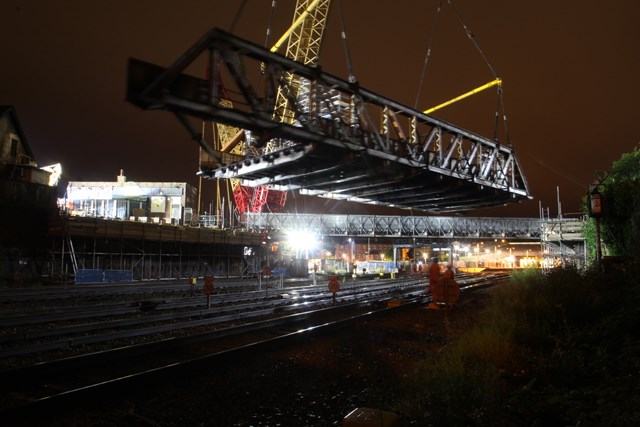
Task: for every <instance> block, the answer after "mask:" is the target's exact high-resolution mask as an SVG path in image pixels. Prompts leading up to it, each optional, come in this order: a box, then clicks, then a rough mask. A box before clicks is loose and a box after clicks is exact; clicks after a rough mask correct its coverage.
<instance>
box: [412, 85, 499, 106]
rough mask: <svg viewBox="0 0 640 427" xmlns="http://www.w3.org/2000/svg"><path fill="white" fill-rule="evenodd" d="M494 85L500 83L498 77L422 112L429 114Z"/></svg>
mask: <svg viewBox="0 0 640 427" xmlns="http://www.w3.org/2000/svg"><path fill="white" fill-rule="evenodd" d="M496 85H498V86H501V85H502V80H501V79H500V78H497V79H495V80H493V81H490V82H489V83H486V84H483V85H482V86H478V87H477V88H475V89H472V90H470V91H469V92H466V93H463V94H462V95H460V96H457V97H455V98H453V99H450V100H449V101H447V102H443V103H442V104H439V105H436V106H435V107H432V108H429V109H428V110H424V111H423V113H424V114H431V113H433V112H434V111H436V110H439V109H441V108H444V107H446V106H447V105H451V104H453V103H454V102H458V101H460V100H461V99H464V98H467V97H469V96H471V95H475V94H476V93H478V92H482V91H483V90H485V89H489V88H490V87H493V86H496Z"/></svg>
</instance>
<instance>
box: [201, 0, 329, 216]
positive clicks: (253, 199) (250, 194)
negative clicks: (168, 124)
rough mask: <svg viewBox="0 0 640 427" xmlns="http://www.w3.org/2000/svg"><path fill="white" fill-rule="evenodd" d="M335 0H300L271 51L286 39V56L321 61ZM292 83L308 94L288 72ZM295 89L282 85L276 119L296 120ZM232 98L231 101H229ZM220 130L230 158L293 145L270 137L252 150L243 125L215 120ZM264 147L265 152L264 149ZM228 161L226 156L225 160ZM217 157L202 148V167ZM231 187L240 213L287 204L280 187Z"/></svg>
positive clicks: (223, 151)
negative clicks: (291, 99)
mask: <svg viewBox="0 0 640 427" xmlns="http://www.w3.org/2000/svg"><path fill="white" fill-rule="evenodd" d="M330 3H331V0H298V1H297V3H296V7H295V11H294V16H293V21H292V24H291V26H290V27H289V29H288V30H287V31H286V32H285V33H284V34H283V35H282V37H280V39H279V40H278V41H277V42H276V43H275V45H274V46H273V47H272V48H271V52H277V51H279V50H280V48H281V47H282V45H283V44H284V42H285V41H288V43H287V47H286V51H285V53H284V54H285V56H286V57H287V58H290V59H292V60H294V61H297V62H301V63H303V64H307V65H308V64H315V63H317V62H318V59H319V53H320V44H321V41H322V36H323V33H324V28H325V25H326V21H327V16H328V12H329V6H330ZM287 79H288V85H287V86H288V87H289V88H291V87H294V88H295V91H297V93H296V94H295V95H297V96H299V97H304V96H306V95H307V93H306V92H305V89H306V88H304V87H300V84H299V81H296V80H297V78H296V77H295V76H293V75H288V76H287ZM288 96H291V93H290V91H289V93H288V94H285V93H283V90H282V86H280V87H279V88H278V93H277V96H276V101H275V109H274V119H275V120H278V121H280V122H284V123H288V124H292V123H293V122H294V120H295V119H294V112H293V110H292V108H291V107H290V105H289V98H288ZM227 102H228V101H227ZM215 129H216V134H217V135H214V147H213V149H214V151H216V152H217V153H219V154H220V156H221V157H222V158H223V159H225V158H228V159H230V160H233V159H238V158H242V157H247V156H248V155H250V154H262V153H268V152H272V151H276V150H278V149H280V148H282V147H284V146H287V145H291V142H289V141H283V140H270V141H268V142H267V144H266V145H265V146H264V147H263V148H261V149H260V148H257V147H253V146H252V147H251V149H252V150H257V151H256V152H254V153H248V152H247V150H248V144H246V143H244V142H245V139H246V134H245V132H244V131H242V130H241V129H238V128H235V127H230V126H226V125H223V124H219V123H216V124H215ZM260 150H261V151H262V152H260ZM223 161H224V160H223ZM215 163H216V162H215V160H214V159H212V158H211V156H208V155H207V154H206V153H204V151H203V150H201V156H200V168H201V169H202V168H203V167H208V168H211V167H212V166H217V165H215ZM231 189H232V192H233V198H234V202H235V205H236V209H237V211H238V213H240V214H243V213H245V212H261V211H262V210H263V209H264V207H265V206H266V207H267V208H268V209H269V210H272V211H277V210H280V209H282V208H283V207H284V204H285V203H286V195H287V193H286V192H282V191H276V190H273V189H271V188H269V186H267V185H262V186H258V187H255V188H252V187H245V186H242V185H241V184H240V180H237V179H232V180H231ZM217 194H218V201H219V200H220V194H221V192H220V189H219V188H218V191H217ZM218 208H219V207H218Z"/></svg>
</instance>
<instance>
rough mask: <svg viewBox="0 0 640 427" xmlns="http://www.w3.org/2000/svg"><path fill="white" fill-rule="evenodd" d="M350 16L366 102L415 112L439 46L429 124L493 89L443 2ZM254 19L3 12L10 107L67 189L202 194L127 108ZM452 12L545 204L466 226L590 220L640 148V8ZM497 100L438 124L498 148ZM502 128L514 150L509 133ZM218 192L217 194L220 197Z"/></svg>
mask: <svg viewBox="0 0 640 427" xmlns="http://www.w3.org/2000/svg"><path fill="white" fill-rule="evenodd" d="M341 3H342V10H343V12H344V22H345V30H346V33H347V36H348V43H349V50H350V53H351V61H352V64H353V70H354V73H355V76H356V78H357V79H358V80H359V81H360V84H361V85H362V86H363V87H365V88H367V89H369V90H372V91H374V92H377V93H379V94H381V95H384V96H386V97H389V98H392V99H394V100H396V101H398V102H401V103H403V104H405V105H408V106H413V105H414V103H415V100H416V94H417V91H418V88H419V86H420V82H421V70H422V67H423V63H424V59H425V53H426V50H427V46H428V45H429V41H430V40H431V46H432V55H431V58H430V60H429V63H428V68H427V71H426V75H425V77H424V80H422V90H421V91H420V94H419V107H421V109H424V108H427V107H431V106H433V105H436V104H439V103H441V102H443V101H446V100H448V99H450V98H453V97H455V96H457V95H459V94H461V93H463V92H466V91H468V90H470V89H472V88H475V87H477V86H479V85H481V84H484V83H486V82H488V81H490V80H492V79H493V75H492V73H491V72H490V70H489V68H488V66H487V64H486V63H485V62H484V60H483V58H482V57H481V56H480V54H479V53H478V51H477V50H476V49H475V47H474V46H473V44H472V43H471V42H470V41H469V39H468V38H467V37H466V35H465V32H464V29H463V27H462V24H461V23H460V21H459V20H458V19H457V17H456V15H455V14H454V12H453V9H452V8H451V7H450V6H449V5H448V4H447V1H446V0H445V1H444V2H443V9H442V11H441V12H440V14H439V15H438V19H437V21H435V22H436V24H437V25H436V26H435V27H434V25H433V24H434V15H435V13H436V7H437V4H438V3H439V0H422V1H420V0H394V1H367V0H342V1H341ZM241 4H242V2H241V1H231V0H208V1H204V0H184V1H180V2H178V1H166V0H155V1H152V0H142V1H122V0H114V1H109V2H91V1H85V0H82V1H81V0H60V1H56V2H49V1H37V0H32V1H28V0H25V1H16V0H7V1H4V2H2V4H1V5H0V16H2V25H1V26H0V36H1V40H2V41H3V44H2V45H3V49H2V61H1V62H0V63H1V64H2V66H0V88H1V90H0V104H9V105H13V106H14V107H15V108H16V111H17V114H18V117H19V119H20V122H21V124H22V127H23V129H24V131H25V133H26V135H27V138H28V141H29V143H30V145H31V147H32V149H33V151H34V153H35V156H36V160H37V161H38V163H39V164H40V165H41V166H44V165H46V164H51V163H58V162H59V163H62V166H63V170H64V177H65V178H66V179H67V180H100V181H104V180H115V177H116V175H117V174H118V173H119V171H120V169H124V173H125V175H127V177H128V178H129V179H130V180H136V181H187V182H191V183H192V184H196V183H197V177H196V175H195V173H196V172H197V158H198V150H197V146H196V144H195V143H194V142H193V141H192V140H191V139H190V137H189V135H188V133H187V132H186V131H185V130H184V128H182V127H181V125H180V124H179V123H178V121H177V120H176V119H175V118H174V117H173V116H172V115H171V114H169V113H166V112H143V111H141V110H139V109H138V108H137V107H134V106H133V105H130V104H128V103H127V102H125V100H124V98H125V86H126V64H127V59H128V58H129V57H134V58H138V59H142V60H145V61H148V62H152V63H156V64H159V65H163V66H168V65H170V64H171V63H172V62H173V61H174V60H175V59H176V58H177V57H178V56H179V55H180V54H182V53H183V52H184V51H185V50H186V49H187V48H188V47H190V46H191V45H192V44H193V43H194V42H195V41H196V40H197V39H198V38H199V37H200V36H201V35H202V34H203V33H205V32H206V31H207V30H209V29H210V28H212V27H220V28H222V29H225V30H230V29H231V25H232V22H233V21H234V16H235V15H236V13H237V12H238V10H239V8H240V5H241ZM294 4H295V1H294V0H279V1H278V2H277V8H276V10H275V12H274V17H273V23H272V34H273V36H272V37H271V40H270V43H271V44H273V43H274V42H275V39H276V38H277V37H278V36H279V35H280V34H281V33H282V32H283V31H284V30H285V29H286V28H287V27H288V25H289V24H290V21H291V17H292V15H293V6H294ZM453 5H454V6H455V8H456V10H457V11H458V12H459V14H460V16H461V17H462V20H463V21H464V23H465V24H466V25H467V26H468V28H469V29H470V30H471V31H472V32H473V34H474V36H475V38H476V40H477V42H478V43H479V45H480V47H481V48H482V50H483V52H484V54H485V55H486V57H487V58H488V60H489V61H490V63H491V64H492V65H493V67H494V68H495V70H496V71H497V73H498V74H499V76H500V77H501V78H502V79H503V82H504V83H503V88H504V102H505V107H506V113H507V118H508V129H509V134H510V140H511V143H512V144H513V146H514V148H515V150H516V153H517V156H518V158H519V161H520V164H521V166H522V169H523V171H524V174H525V176H526V178H527V180H528V182H529V187H530V191H531V193H532V195H533V196H534V200H532V201H530V202H525V203H522V204H519V205H515V206H507V207H501V208H494V209H490V210H479V211H474V212H468V213H467V215H474V216H483V215H487V216H530V217H536V216H538V215H539V212H538V204H539V203H541V204H542V206H543V207H545V208H546V207H549V208H550V213H551V215H552V216H555V215H556V213H557V202H556V188H557V187H559V188H560V198H561V202H562V210H563V212H564V213H568V212H576V211H577V209H578V206H579V202H580V197H581V196H582V195H584V194H585V193H586V189H587V186H588V185H589V184H590V183H591V182H592V181H593V179H594V176H595V173H596V172H597V171H602V170H605V169H607V168H608V167H609V166H610V165H611V163H612V162H613V161H614V160H616V159H618V158H620V156H621V155H622V154H623V153H625V152H629V151H631V150H632V149H633V148H634V147H636V146H638V142H639V141H640V137H639V136H640V120H638V116H639V112H640V110H639V109H638V107H637V105H638V103H639V101H640V84H639V83H638V76H640V49H639V47H638V42H639V41H640V25H638V22H640V2H638V1H636V0H612V1H609V2H603V1H596V0H563V1H555V0H538V1H513V0H484V1H481V0H453ZM338 7H339V2H338V0H334V1H333V4H332V10H331V13H330V18H329V22H328V25H327V29H326V36H325V39H324V44H323V50H322V60H321V65H322V67H323V69H324V70H325V71H327V72H329V73H332V74H334V75H337V76H341V77H344V78H346V77H347V66H346V60H345V55H344V51H343V45H342V42H341V41H340V37H339V33H340V29H341V28H340V18H339V16H340V15H339V8H338ZM270 13H271V0H247V1H246V4H245V7H244V10H243V12H242V14H241V15H240V16H239V19H238V21H237V24H236V26H235V28H234V29H233V32H234V33H235V34H236V35H238V36H240V37H243V38H246V39H248V40H251V41H253V42H255V43H258V44H261V45H263V44H264V42H265V32H266V28H267V24H268V21H269V15H270ZM434 28H435V30H434ZM202 75H204V70H203V73H202ZM497 99H498V98H497V96H496V92H495V90H488V91H486V92H483V93H482V94H479V95H475V96H474V97H472V98H469V99H467V100H464V101H461V102H459V103H457V104H455V105H453V106H451V107H448V108H446V109H444V110H441V111H439V112H436V113H434V114H433V115H434V116H435V117H438V118H441V119H444V120H447V121H449V122H451V123H453V124H455V125H457V126H460V127H463V128H465V129H468V130H470V131H473V132H476V133H480V134H482V135H484V136H487V137H491V136H492V135H493V132H494V125H495V122H494V115H495V112H496V107H497ZM500 129H501V133H500V134H499V135H501V138H503V140H504V132H503V124H500ZM206 185H207V186H208V188H207V190H206V191H207V192H208V193H205V194H211V191H212V190H211V188H212V184H211V183H206ZM210 199H211V197H209V201H210ZM204 203H205V204H206V203H208V202H207V201H206V200H205V202H204ZM288 203H289V206H288V208H289V210H297V211H300V212H304V211H310V210H313V211H314V212H317V213H347V212H353V213H367V212H373V208H372V207H368V206H364V205H354V204H345V203H342V204H338V203H337V202H333V201H327V200H307V199H303V198H300V197H289V202H288ZM383 213H386V212H383Z"/></svg>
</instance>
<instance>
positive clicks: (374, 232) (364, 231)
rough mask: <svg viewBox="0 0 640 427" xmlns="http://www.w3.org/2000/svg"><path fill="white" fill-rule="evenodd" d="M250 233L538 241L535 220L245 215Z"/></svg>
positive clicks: (537, 220) (539, 230) (281, 214)
mask: <svg viewBox="0 0 640 427" xmlns="http://www.w3.org/2000/svg"><path fill="white" fill-rule="evenodd" d="M246 227H247V229H248V231H253V232H264V231H269V232H277V233H283V232H286V231H293V230H305V231H307V232H311V233H315V234H318V235H322V236H351V237H413V238H429V239H438V238H441V239H502V238H505V239H506V238H508V239H511V240H523V241H534V240H540V237H541V222H540V219H538V218H490V217H486V218H481V217H452V216H384V215H314V214H287V213H269V214H268V213H260V214H256V213H249V214H247V216H246Z"/></svg>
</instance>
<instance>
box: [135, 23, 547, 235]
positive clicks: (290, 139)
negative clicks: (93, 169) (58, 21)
mask: <svg viewBox="0 0 640 427" xmlns="http://www.w3.org/2000/svg"><path fill="white" fill-rule="evenodd" d="M201 56H205V58H201ZM201 60H205V61H206V62H207V64H208V66H209V73H208V78H204V79H203V78H198V77H195V76H191V75H188V74H185V73H184V72H185V70H186V69H187V68H188V67H189V66H191V65H192V64H194V62H195V61H201ZM192 68H193V67H192ZM252 70H253V72H254V74H259V76H258V77H257V78H255V76H254V78H252V75H251V71H252ZM258 70H259V71H258ZM223 79H224V80H225V84H224V85H223V84H222V81H223ZM257 81H259V82H260V83H254V82H257ZM259 87H260V89H259ZM278 90H280V91H283V92H284V93H285V94H287V99H288V101H289V110H288V111H287V112H286V113H284V114H291V115H292V117H293V120H291V121H288V122H287V121H286V120H283V118H282V117H279V116H278V115H279V114H281V113H278V112H277V109H276V108H275V105H274V104H275V98H276V93H277V91H278ZM127 100H128V101H129V102H131V103H133V104H134V105H136V106H138V107H140V108H142V109H144V110H166V111H170V112H172V113H173V114H175V115H176V117H177V118H178V119H179V120H180V122H181V123H182V124H183V125H184V126H185V127H186V128H187V129H188V130H189V132H190V133H191V135H192V137H193V139H194V140H195V141H196V142H197V143H198V144H199V145H200V146H201V147H202V149H203V150H205V151H206V152H207V153H208V154H209V155H210V156H211V157H213V158H214V159H216V161H217V166H214V167H211V168H208V169H203V170H201V171H200V174H201V176H204V177H206V178H230V179H238V180H241V182H242V184H243V185H246V186H254V187H258V186H270V188H273V189H276V190H282V191H288V190H299V191H300V192H301V193H302V194H307V195H315V196H322V197H328V198H333V199H339V200H349V201H355V202H360V203H368V204H374V205H384V206H394V207H402V208H412V209H417V210H421V211H425V212H430V213H436V214H441V213H447V212H459V211H465V210H471V209H478V208H483V207H490V206H498V205H503V204H508V203H516V202H519V201H522V200H526V199H530V198H531V196H530V194H529V189H528V186H527V182H526V180H525V177H524V175H523V172H522V170H521V168H520V165H519V162H518V160H517V158H516V155H515V151H514V149H513V147H511V146H510V145H505V144H501V143H499V142H498V141H496V140H492V139H488V138H485V137H482V136H480V135H477V134H475V133H472V132H469V131H467V130H464V129H462V128H460V127H457V126H455V125H452V124H450V123H447V122H445V121H442V120H438V119H436V118H434V117H432V116H430V115H427V114H424V113H422V112H420V111H417V110H414V109H412V108H409V107H407V106H405V105H402V104H400V103H398V102H396V101H393V100H391V99H389V98H386V97H384V96H381V95H379V94H376V93H374V92H371V91H369V90H366V89H364V88H363V87H361V86H360V85H359V83H358V82H357V81H349V80H343V79H340V78H338V77H335V76H333V75H330V74H328V73H325V72H323V71H322V70H321V68H319V67H313V66H309V65H305V64H302V63H300V62H296V61H292V60H290V59H288V58H286V57H284V56H282V55H279V54H277V53H271V52H270V51H269V50H267V49H264V48H263V47H261V46H259V45H257V44H254V43H252V42H249V41H246V40H243V39H240V38H238V37H236V36H234V35H232V34H229V33H226V32H224V31H222V30H220V29H217V28H214V29H212V30H210V31H209V32H207V33H206V34H205V35H204V36H203V37H202V38H201V39H200V40H198V41H197V42H196V43H195V44H194V45H193V46H192V47H191V48H190V49H188V50H187V51H186V52H185V53H184V54H183V55H181V56H180V57H179V58H178V59H177V60H176V61H175V62H174V63H173V64H172V65H170V66H169V67H167V68H164V67H162V66H158V65H154V64H150V63H147V62H144V61H141V60H138V59H130V61H129V71H128V88H127ZM281 115H282V114H281ZM190 118H197V119H201V120H207V121H213V122H217V123H221V124H224V125H228V126H235V127H238V128H239V129H243V130H244V132H242V134H238V137H237V138H234V139H233V141H234V144H235V145H228V146H225V147H222V148H220V149H218V150H214V149H213V147H212V146H210V144H207V143H206V142H205V141H204V140H203V138H202V134H200V133H199V132H198V130H197V129H198V127H197V126H194V125H193V123H192V122H190V120H189V119H190ZM240 140H242V141H243V142H244V150H243V153H242V154H234V153H235V152H237V150H235V148H236V147H238V146H239V145H237V143H239V141H240ZM265 147H271V148H270V149H269V150H267V149H264V148H265ZM232 149H234V151H233V152H232ZM269 218H271V219H272V220H273V221H276V219H275V218H285V217H269ZM291 218H293V217H291ZM298 218H301V217H298ZM351 218H352V220H353V221H354V223H353V224H352V223H349V224H343V225H337V224H335V225H334V227H335V231H332V232H336V233H337V232H339V230H341V229H342V230H348V232H356V230H362V232H370V233H390V232H392V231H393V232H405V231H404V230H407V231H406V232H410V233H415V234H416V235H420V234H424V233H428V234H432V233H433V235H434V236H435V235H443V236H444V235H445V234H447V233H449V234H451V233H453V234H457V233H462V234H467V233H468V234H469V235H471V234H474V233H475V234H477V235H478V236H482V235H485V234H486V235H487V236H489V235H494V234H501V233H505V234H509V233H513V234H514V235H517V236H532V237H533V236H535V235H536V234H539V226H537V225H536V224H535V223H536V220H516V219H496V220H493V221H490V223H489V222H487V221H488V220H485V221H480V220H478V219H471V218H466V219H460V220H456V221H453V220H451V219H437V218H430V219H429V218H422V219H418V218H407V219H405V220H403V221H398V220H395V221H387V220H385V218H384V217H369V218H376V219H375V220H374V221H372V220H365V219H363V218H361V217H351ZM320 225H321V224H318V226H320Z"/></svg>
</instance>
